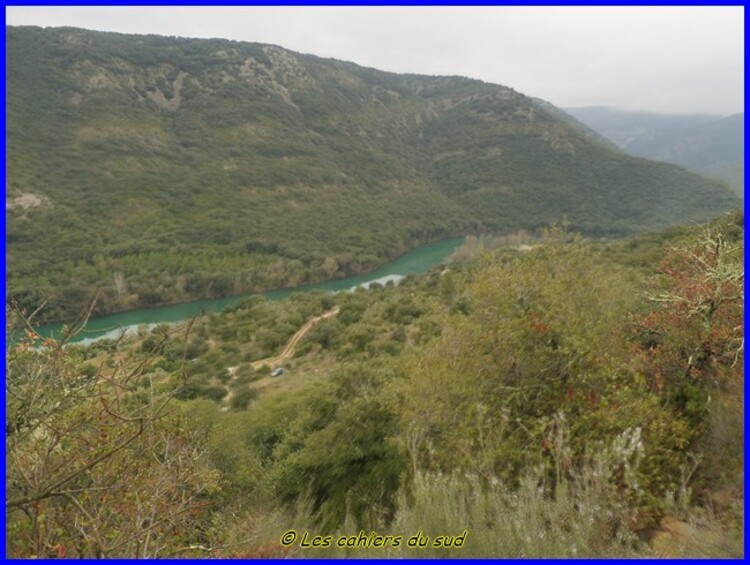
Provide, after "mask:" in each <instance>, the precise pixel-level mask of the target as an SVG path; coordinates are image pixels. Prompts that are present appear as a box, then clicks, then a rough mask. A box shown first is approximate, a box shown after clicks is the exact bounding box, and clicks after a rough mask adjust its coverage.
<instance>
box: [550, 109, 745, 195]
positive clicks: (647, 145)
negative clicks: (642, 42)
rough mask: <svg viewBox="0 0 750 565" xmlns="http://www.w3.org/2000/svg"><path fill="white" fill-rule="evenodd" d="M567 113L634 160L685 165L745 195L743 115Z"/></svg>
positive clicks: (602, 111)
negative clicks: (635, 158) (727, 184)
mask: <svg viewBox="0 0 750 565" xmlns="http://www.w3.org/2000/svg"><path fill="white" fill-rule="evenodd" d="M565 112H567V113H569V114H570V115H571V116H573V117H575V118H576V119H577V120H579V121H581V122H582V123H584V124H586V125H587V126H588V127H590V128H591V129H593V130H595V131H597V132H598V133H600V134H601V135H603V136H604V137H606V138H607V139H609V140H611V141H612V142H614V143H615V144H617V145H618V146H619V147H620V148H622V149H624V150H625V151H627V152H628V153H630V154H631V155H636V156H639V157H646V158H647V159H655V160H657V161H665V162H667V163H674V164H676V165H682V166H683V167H685V168H687V169H689V170H691V171H695V172H697V173H700V174H702V175H706V176H709V177H712V178H718V179H721V180H724V181H726V182H727V183H729V184H730V186H731V187H732V188H733V189H734V190H735V191H736V192H737V193H738V194H739V195H740V196H742V194H743V187H744V139H745V127H744V122H745V115H744V114H735V115H733V116H729V117H726V118H718V117H716V116H703V115H686V116H672V115H664V114H652V113H647V112H623V111H620V110H614V109H612V108H604V107H598V106H592V107H584V108H566V109H565Z"/></svg>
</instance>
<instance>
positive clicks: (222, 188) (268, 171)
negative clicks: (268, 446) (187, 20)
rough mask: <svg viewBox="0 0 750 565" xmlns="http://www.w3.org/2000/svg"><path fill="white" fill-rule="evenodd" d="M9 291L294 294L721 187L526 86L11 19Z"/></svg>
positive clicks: (586, 225) (103, 308)
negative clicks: (435, 249)
mask: <svg viewBox="0 0 750 565" xmlns="http://www.w3.org/2000/svg"><path fill="white" fill-rule="evenodd" d="M6 46H7V58H6V64H7V76H6V86H7V91H6V96H7V107H6V112H7V146H8V152H7V178H8V182H7V189H6V220H7V233H6V243H7V248H8V251H7V268H8V280H7V283H6V288H7V293H8V296H9V298H10V299H11V300H12V301H13V302H14V303H16V304H18V305H19V306H20V307H21V308H22V309H24V310H26V311H28V312H31V311H34V310H36V309H37V308H38V307H39V306H40V305H42V304H44V308H42V310H41V311H40V312H39V314H38V315H37V317H36V321H37V322H43V321H52V320H70V319H73V318H75V317H76V316H78V315H79V314H81V312H83V311H84V310H85V309H86V308H87V307H88V306H89V305H90V304H91V303H92V302H93V299H94V297H95V296H97V297H98V298H97V300H96V301H95V311H94V314H103V313H107V312H112V311H118V310H126V309H129V308H134V307H138V306H148V305H152V304H163V303H170V302H178V301H185V300H190V299H196V298H207V297H216V296H226V295H230V294H239V293H247V292H258V291H261V290H267V289H272V288H281V287H293V286H296V285H299V284H304V283H308V282H319V281H322V280H327V279H331V278H337V277H343V276H346V275H349V274H353V273H358V272H364V271H367V270H369V269H372V268H373V267H375V266H377V265H379V264H382V263H384V262H385V261H387V260H388V259H389V258H393V257H395V256H397V255H399V254H401V253H403V252H405V251H407V250H409V249H411V248H413V247H414V246H416V245H418V244H420V243H424V242H427V241H433V240H437V239H441V238H446V237H449V236H453V235H467V234H477V235H478V234H483V233H484V234H495V235H502V234H507V233H514V232H517V231H518V230H521V229H524V230H530V231H534V230H537V229H539V228H541V227H544V226H548V225H550V224H551V223H553V222H557V221H561V220H562V218H563V217H566V216H567V218H568V219H569V221H570V225H571V228H572V229H574V230H576V231H578V232H580V233H582V234H583V235H585V236H587V237H599V238H601V237H615V236H618V237H619V236H623V235H627V234H631V233H637V232H641V233H643V232H646V231H649V230H654V229H659V228H662V227H665V226H668V225H672V224H675V223H683V222H693V221H706V220H708V219H710V218H711V217H714V216H716V215H717V214H720V213H723V212H725V211H728V210H731V209H734V208H736V207H738V206H739V203H738V199H737V197H736V196H735V195H733V194H732V193H731V191H729V190H728V188H727V187H726V186H725V185H723V184H722V183H719V182H714V181H710V180H707V179H704V178H702V177H699V176H698V175H695V174H693V173H690V172H687V171H685V170H683V169H681V168H679V167H677V166H673V165H668V164H664V163H655V162H651V161H647V160H644V159H638V158H634V157H631V156H628V155H626V154H624V153H622V152H620V151H618V150H617V149H616V148H614V147H613V146H612V144H610V143H607V142H605V141H603V140H601V139H600V138H598V137H597V136H595V135H593V133H592V132H591V131H590V130H588V129H587V128H585V127H584V126H582V125H581V124H580V123H576V122H575V120H573V119H572V118H570V117H569V116H567V117H561V116H560V111H559V110H557V109H555V108H550V107H549V105H545V104H542V103H540V102H538V101H536V100H534V99H532V98H529V97H527V96H524V95H523V94H520V93H518V92H516V91H514V90H513V89H511V88H508V87H505V86H500V85H494V84H487V83H483V82H481V81H477V80H471V79H468V78H463V77H427V76H418V75H396V74H391V73H386V72H381V71H377V70H375V69H369V68H363V67H359V66H357V65H354V64H351V63H346V62H341V61H336V60H329V59H321V58H318V57H314V56H311V55H301V54H297V53H293V52H291V51H287V50H285V49H282V48H280V47H276V46H270V45H260V44H253V43H243V42H234V41H228V40H220V39H212V40H197V39H181V38H167V37H158V36H135V35H122V34H115V33H101V32H91V31H85V30H80V29H73V28H57V29H53V28H46V29H42V28H35V27H7V28H6Z"/></svg>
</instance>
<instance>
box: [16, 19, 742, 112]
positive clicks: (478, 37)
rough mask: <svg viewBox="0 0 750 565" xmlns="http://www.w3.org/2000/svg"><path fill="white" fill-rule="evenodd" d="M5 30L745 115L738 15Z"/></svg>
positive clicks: (196, 22)
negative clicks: (279, 51) (293, 59)
mask: <svg viewBox="0 0 750 565" xmlns="http://www.w3.org/2000/svg"><path fill="white" fill-rule="evenodd" d="M6 23H7V24H10V25H40V26H76V27H82V28H86V29H96V30H103V31H119V32H126V33H155V34H160V35H176V36H183V37H223V38H228V39H236V40H244V41H256V42H261V43H273V44H276V45H280V46H282V47H286V48H288V49H291V50H293V51H298V52H303V53H312V54H314V55H319V56H322V57H334V58H336V59H342V60H347V61H352V62H354V63H358V64H360V65H364V66H368V67H375V68H378V69H382V70H386V71H393V72H399V73H404V72H410V73H420V74H430V75H437V74H441V75H462V76H467V77H471V78H478V79H481V80H484V81H487V82H493V83H498V84H503V85H506V86H510V87H513V88H515V89H516V90H518V91H520V92H523V93H524V94H528V95H530V96H538V97H540V98H544V99H546V100H548V101H550V102H552V103H553V104H555V105H557V106H561V107H571V106H592V105H597V106H612V107H617V108H621V109H627V110H650V111H655V112H664V113H709V114H722V115H728V114H732V113H736V112H741V111H743V100H744V91H743V88H744V74H743V73H744V8H743V7H741V6H739V7H424V8H420V7H351V8H341V7H210V8H200V7H184V8H183V7H158V8H157V7H106V8H102V7H75V8H73V7H7V8H6Z"/></svg>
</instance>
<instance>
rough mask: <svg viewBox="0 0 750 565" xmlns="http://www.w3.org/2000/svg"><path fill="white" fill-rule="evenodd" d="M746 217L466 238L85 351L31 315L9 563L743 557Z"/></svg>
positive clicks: (16, 377)
mask: <svg viewBox="0 0 750 565" xmlns="http://www.w3.org/2000/svg"><path fill="white" fill-rule="evenodd" d="M743 225H744V218H743V217H742V215H739V214H735V215H726V216H723V217H721V218H719V219H717V220H715V221H713V222H711V223H710V224H707V225H702V226H680V227H674V228H670V229H669V230H666V231H662V232H657V233H652V234H648V235H645V236H638V237H632V238H628V239H625V240H622V241H616V242H599V241H597V242H591V241H586V240H585V239H583V238H581V237H580V235H578V234H575V233H572V232H570V231H568V230H566V229H565V228H564V227H560V226H553V227H551V228H550V229H547V230H545V232H544V233H542V234H539V237H538V238H537V239H536V240H534V241H529V242H528V244H524V245H520V246H519V245H508V244H507V242H505V243H504V244H502V245H498V240H493V239H491V238H485V239H481V240H470V241H469V242H468V243H467V246H466V247H465V248H464V249H462V250H460V251H459V252H457V253H456V255H455V257H454V260H453V262H452V263H450V264H449V265H448V267H447V268H442V269H437V270H434V271H432V272H430V273H428V274H427V275H424V276H419V277H417V276H409V277H407V278H405V279H404V280H403V281H402V282H401V283H400V284H399V285H394V284H388V285H385V286H378V285H375V286H373V287H371V288H370V289H363V288H360V289H359V290H357V291H353V292H340V293H336V294H326V293H321V292H312V293H307V294H296V295H294V296H292V297H291V298H290V299H288V300H286V301H282V302H270V301H267V300H265V299H264V298H263V297H261V296H254V297H250V298H248V299H247V300H245V301H244V302H241V303H239V304H238V305H236V306H235V307H233V308H231V309H230V310H228V311H226V312H223V313H220V314H212V315H210V316H205V317H203V318H200V319H197V320H195V321H194V322H191V323H189V324H185V325H182V326H172V327H170V326H160V327H156V328H153V329H148V328H145V327H144V328H142V329H141V331H140V332H139V334H138V335H133V336H130V337H127V338H124V339H120V340H110V341H101V342H98V343H96V344H94V345H91V346H88V347H84V346H80V345H72V346H69V347H64V346H63V344H62V343H61V342H56V341H53V340H48V341H47V342H46V343H44V347H42V348H35V347H33V345H34V344H35V343H36V344H37V345H39V343H38V342H37V341H36V339H35V335H34V333H33V331H32V330H30V329H29V328H28V327H26V329H27V339H24V340H22V341H20V342H19V343H17V344H16V345H14V346H12V347H11V348H10V349H9V352H8V360H7V375H6V397H7V406H6V409H7V416H6V436H7V441H6V446H7V451H8V457H7V468H6V473H7V482H6V488H7V502H6V511H7V516H6V523H7V531H6V532H7V540H8V541H7V543H8V546H7V552H8V555H9V556H14V557H30V556H40V557H44V556H53V557H118V556H119V557H122V556H127V557H177V556H180V557H282V556H287V557H322V556H360V557H362V556H367V557H424V556H435V557H516V558H518V557H595V556H596V557H628V556H629V557H654V556H662V557H684V556H691V557H730V556H732V557H739V556H742V555H743V553H744V548H743V532H744V529H743V520H744V516H743V506H744V503H743V457H744V448H743V446H744V443H743V403H744V400H743V367H744V341H743V336H744V330H743V314H744V284H743V276H744V265H743V250H744V247H743V241H744V233H743ZM323 313H328V315H327V316H326V317H321V314H323ZM8 314H9V319H10V320H11V329H12V326H13V323H15V324H17V325H18V326H20V327H25V326H24V320H23V319H22V317H20V316H19V314H18V312H15V311H9V312H8ZM310 321H313V324H312V325H311V329H309V331H307V332H306V333H304V336H303V337H302V338H301V339H299V340H298V342H297V343H296V345H295V347H294V348H292V350H289V349H288V348H285V344H286V343H287V342H288V341H289V340H290V337H291V336H292V335H293V334H295V332H297V331H298V329H299V328H300V327H304V326H305V324H308V323H310ZM285 349H286V350H287V351H292V353H291V357H289V358H286V359H285V360H284V361H283V365H284V367H285V369H286V371H285V372H284V373H283V374H281V375H280V376H271V374H270V372H271V369H272V367H275V366H276V361H268V359H269V358H270V359H274V358H276V356H278V354H279V353H280V352H282V351H284V350H285ZM264 360H265V361H264ZM418 532H419V533H421V535H422V538H423V539H425V540H426V539H429V541H425V547H424V548H423V549H422V548H414V547H412V546H411V545H410V544H409V541H408V540H409V539H410V538H411V536H414V535H416V534H417V533H418ZM314 536H318V537H317V538H315V539H316V540H317V542H315V543H317V546H313V545H312V544H313V538H314ZM378 536H380V537H378ZM387 536H390V537H387ZM438 536H448V537H447V538H445V537H444V538H442V541H441V542H440V543H438V544H437V545H436V543H437V542H438ZM305 540H306V541H305ZM326 540H327V541H326ZM362 540H364V541H362ZM368 540H370V541H368ZM377 540H379V541H377ZM305 544H307V545H305Z"/></svg>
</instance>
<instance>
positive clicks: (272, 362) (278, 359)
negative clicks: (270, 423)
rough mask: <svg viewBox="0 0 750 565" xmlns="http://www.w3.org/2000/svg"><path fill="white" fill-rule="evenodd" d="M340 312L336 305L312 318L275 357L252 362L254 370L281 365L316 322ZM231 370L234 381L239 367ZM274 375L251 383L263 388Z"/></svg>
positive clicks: (230, 395) (229, 395)
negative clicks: (264, 366)
mask: <svg viewBox="0 0 750 565" xmlns="http://www.w3.org/2000/svg"><path fill="white" fill-rule="evenodd" d="M338 313H339V307H338V306H334V307H333V308H332V309H330V310H328V311H327V312H323V313H322V314H321V315H320V316H315V317H314V318H310V319H309V320H308V321H307V322H305V324H304V325H303V326H302V327H300V329H298V330H297V331H296V332H295V333H294V335H293V336H292V337H291V339H290V340H289V341H288V342H287V344H286V345H285V346H284V349H283V350H282V351H281V353H279V354H278V355H276V356H274V357H266V358H265V359H260V360H259V361H254V362H253V363H252V367H253V369H254V370H256V371H257V370H258V369H260V368H261V367H262V366H263V365H268V366H269V367H270V368H271V369H275V368H276V367H278V366H279V365H281V364H282V363H283V362H284V361H286V360H287V359H288V358H289V357H291V356H292V355H293V354H294V349H295V348H296V347H297V344H298V343H299V341H300V340H301V339H302V338H303V337H304V335H305V334H306V333H307V332H308V331H309V330H310V328H312V327H313V326H314V325H315V324H317V323H318V322H320V321H321V320H323V319H325V318H330V317H331V316H335V315H336V314H338ZM229 371H230V372H231V373H232V381H234V379H235V378H236V377H235V374H236V372H237V367H230V368H229ZM272 379H273V377H264V378H262V379H260V380H257V381H255V382H253V383H250V384H251V385H252V386H253V387H254V388H263V387H265V386H268V384H269V383H270V382H271V380H272ZM232 381H230V382H229V384H228V386H229V394H227V396H226V397H225V398H224V400H225V401H226V402H229V401H231V400H232V396H233V394H232V389H231V385H232Z"/></svg>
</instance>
